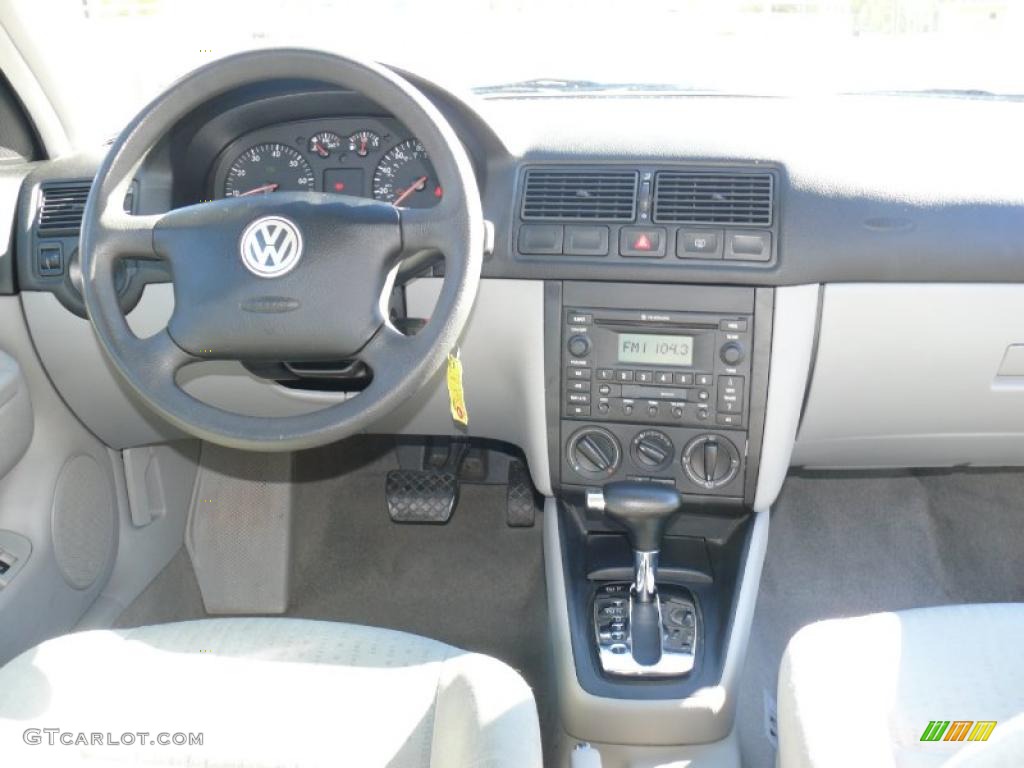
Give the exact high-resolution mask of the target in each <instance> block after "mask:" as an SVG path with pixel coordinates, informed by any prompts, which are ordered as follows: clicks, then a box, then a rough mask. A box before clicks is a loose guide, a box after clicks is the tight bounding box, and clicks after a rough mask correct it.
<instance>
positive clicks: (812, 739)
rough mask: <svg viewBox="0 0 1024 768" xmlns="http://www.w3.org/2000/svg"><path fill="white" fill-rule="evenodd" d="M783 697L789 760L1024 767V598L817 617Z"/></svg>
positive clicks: (792, 660) (789, 668) (793, 652)
mask: <svg viewBox="0 0 1024 768" xmlns="http://www.w3.org/2000/svg"><path fill="white" fill-rule="evenodd" d="M778 703H779V708H778V716H779V720H778V726H779V759H778V764H779V766H780V768H822V767H823V766H828V768H837V767H843V766H858V768H862V767H865V766H871V768H886V767H887V766H913V767H914V768H923V767H930V766H940V765H941V766H950V767H951V768H952V766H958V767H959V766H971V767H972V768H973V767H974V766H1020V765H1024V604H1014V603H1006V604H989V605H951V606H944V607H938V608H922V609H917V610H909V611H901V612H898V613H879V614H874V615H871V616H863V617H859V618H851V619H834V620H829V621H821V622H818V623H816V624H811V625H809V626H806V627H804V628H803V629H801V630H800V631H799V632H797V633H796V635H794V636H793V638H792V639H791V640H790V642H789V646H788V647H787V649H786V653H785V655H784V656H783V659H782V667H781V669H780V672H779V702H778ZM992 723H995V725H994V726H992V725H991V724H992Z"/></svg>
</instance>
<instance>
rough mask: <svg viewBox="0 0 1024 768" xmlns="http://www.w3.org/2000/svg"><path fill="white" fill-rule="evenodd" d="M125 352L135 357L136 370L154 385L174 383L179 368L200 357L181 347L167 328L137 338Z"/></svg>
mask: <svg viewBox="0 0 1024 768" xmlns="http://www.w3.org/2000/svg"><path fill="white" fill-rule="evenodd" d="M125 354H126V355H130V356H132V357H133V358H134V360H133V362H134V364H135V366H136V367H135V370H137V371H139V372H140V375H142V376H145V377H146V383H147V384H150V385H152V386H166V385H167V384H168V383H171V384H173V383H174V376H175V374H176V373H177V372H178V370H179V369H181V368H182V367H183V366H185V365H187V364H188V363H193V362H196V360H197V359H198V358H196V357H194V356H192V355H190V354H189V353H188V352H186V351H185V350H184V349H182V348H181V347H179V346H178V344H177V343H176V342H175V341H174V339H172V338H171V334H170V333H169V332H168V330H167V329H166V328H164V329H162V330H160V331H157V332H156V333H155V334H153V335H152V336H148V337H146V338H144V339H139V338H135V339H134V340H133V341H131V342H130V343H128V344H127V345H126V348H125Z"/></svg>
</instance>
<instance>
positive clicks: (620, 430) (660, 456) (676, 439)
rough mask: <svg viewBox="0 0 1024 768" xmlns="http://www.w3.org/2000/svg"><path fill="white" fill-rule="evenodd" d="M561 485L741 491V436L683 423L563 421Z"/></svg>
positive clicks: (737, 493)
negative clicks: (636, 483)
mask: <svg viewBox="0 0 1024 768" xmlns="http://www.w3.org/2000/svg"><path fill="white" fill-rule="evenodd" d="M562 437H563V439H562V442H563V445H564V446H565V455H564V456H563V464H562V483H563V484H564V485H581V486H587V485H602V484H604V483H606V482H610V481H612V480H640V481H645V482H655V483H667V484H669V485H672V486H673V487H675V488H677V489H678V490H679V491H681V492H682V493H691V494H699V495H715V496H718V495H722V496H742V494H743V473H744V454H745V452H746V435H745V434H744V433H742V432H740V433H737V432H726V431H717V430H716V431H708V430H698V429H692V428H685V427H657V428H651V427H644V426H640V425H630V424H618V423H611V424H579V423H577V422H574V421H571V420H568V419H565V420H563V421H562Z"/></svg>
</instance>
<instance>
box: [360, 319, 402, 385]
mask: <svg viewBox="0 0 1024 768" xmlns="http://www.w3.org/2000/svg"><path fill="white" fill-rule="evenodd" d="M414 352H415V349H414V344H413V340H412V337H410V336H406V335H405V334H404V333H402V332H401V331H399V330H398V329H397V328H395V327H394V326H393V325H391V324H390V323H384V325H382V326H381V327H380V330H378V331H377V333H375V334H374V336H373V338H372V339H370V340H369V341H368V342H367V343H366V346H365V347H363V348H362V350H361V351H360V352H359V359H360V360H362V361H363V362H364V363H366V364H367V365H368V366H370V368H371V369H372V370H373V371H374V372H375V373H377V372H379V371H381V370H384V369H386V368H389V367H393V366H395V365H401V364H402V363H403V361H405V360H407V359H408V358H409V356H410V355H412V354H413V353H414Z"/></svg>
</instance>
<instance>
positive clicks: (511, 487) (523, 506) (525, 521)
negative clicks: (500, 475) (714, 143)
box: [505, 461, 537, 528]
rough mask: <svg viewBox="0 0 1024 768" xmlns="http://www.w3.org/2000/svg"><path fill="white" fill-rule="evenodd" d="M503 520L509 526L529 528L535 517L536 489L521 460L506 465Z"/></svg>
mask: <svg viewBox="0 0 1024 768" xmlns="http://www.w3.org/2000/svg"><path fill="white" fill-rule="evenodd" d="M507 504H508V506H507V509H506V512H505V522H506V523H507V524H508V525H509V527H511V528H529V527H531V526H532V525H533V523H534V520H536V518H537V491H536V490H535V489H534V487H533V481H532V480H530V473H529V471H528V470H527V469H526V467H525V466H523V464H522V463H521V462H518V461H513V462H511V463H510V464H509V465H508V496H507Z"/></svg>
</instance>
